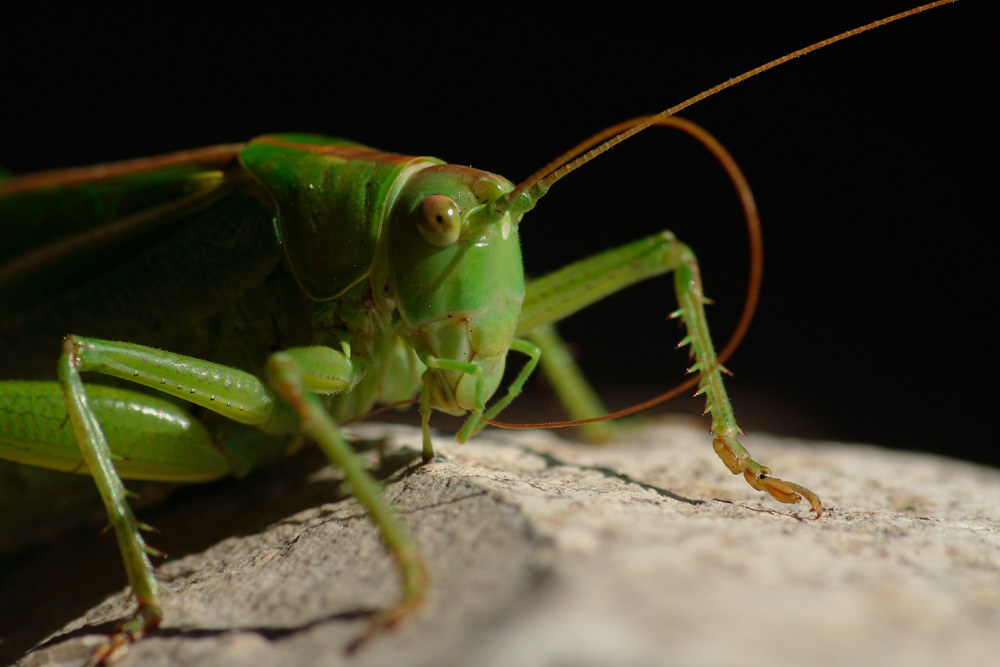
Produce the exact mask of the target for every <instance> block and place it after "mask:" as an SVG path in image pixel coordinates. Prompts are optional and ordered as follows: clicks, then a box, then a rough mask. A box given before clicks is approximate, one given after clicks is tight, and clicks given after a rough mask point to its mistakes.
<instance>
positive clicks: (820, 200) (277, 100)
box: [0, 0, 1000, 464]
mask: <svg viewBox="0 0 1000 667" xmlns="http://www.w3.org/2000/svg"><path fill="white" fill-rule="evenodd" d="M734 5H735V3H734ZM984 5H985V3H976V2H973V1H965V0H963V1H962V2H959V3H957V4H956V5H952V6H948V7H945V8H942V9H937V10H934V11H933V12H931V13H929V14H924V15H921V16H918V17H913V18H910V19H907V20H905V21H902V22H900V23H896V24H893V25H892V26H888V27H885V28H881V29H878V30H876V31H875V32H872V33H867V34H865V35H862V36H860V37H855V38H853V39H851V40H848V41H847V42H844V43H841V44H838V45H835V46H833V47H830V48H828V49H825V50H823V51H821V52H819V53H817V54H814V55H810V56H808V57H806V58H805V59H801V60H797V61H795V62H793V63H791V64H788V65H785V66H783V67H781V68H780V69H778V70H776V71H773V72H770V73H767V74H765V75H763V76H761V77H758V78H756V79H754V80H751V81H749V82H746V83H743V84H741V85H739V86H737V87H736V88H735V89H732V90H729V91H726V92H724V93H722V94H720V95H718V96H717V97H715V98H712V99H710V100H708V101H705V102H703V103H701V104H700V105H698V106H697V107H695V108H693V109H691V110H689V111H687V112H686V113H685V114H684V115H685V116H686V117H688V118H691V119H693V120H695V121H697V122H698V123H700V124H702V125H703V126H704V127H706V128H707V129H708V130H709V131H711V132H712V133H714V134H715V136H716V137H718V138H719V139H720V140H721V141H722V142H723V143H724V144H725V145H726V146H727V147H728V149H729V150H730V151H731V152H732V154H733V155H734V156H735V157H736V159H737V160H738V161H739V163H740V165H741V167H742V168H743V170H744V171H745V173H746V175H747V177H748V179H749V180H750V183H751V185H752V186H753V188H754V192H755V195H756V197H757V200H758V204H759V207H760V210H761V214H762V217H763V224H764V239H765V277H764V286H763V292H762V295H761V303H760V308H759V310H758V314H757V317H756V320H755V322H754V324H753V326H752V328H751V331H750V334H749V336H748V337H747V339H746V340H745V342H744V343H743V346H742V347H741V348H740V350H739V351H738V352H737V353H736V355H735V356H734V358H733V359H732V360H731V361H730V362H729V363H728V366H729V367H730V368H731V369H733V370H734V372H735V373H736V377H735V378H734V379H733V381H732V382H731V383H730V387H731V391H732V395H733V401H734V404H735V407H736V408H737V414H738V415H739V416H741V423H742V424H743V426H744V427H745V428H747V429H748V430H749V431H751V435H752V432H753V431H754V430H761V429H766V430H770V431H774V432H778V433H785V434H790V435H801V436H809V437H828V438H838V439H845V440H852V441H859V442H869V443H877V444H885V445H891V446H898V447H904V448H910V449H925V450H931V451H936V452H940V453H944V454H947V455H951V456H957V457H962V458H970V459H974V460H979V461H987V462H992V463H994V464H996V463H998V462H1000V456H998V455H997V453H996V451H997V450H996V445H995V444H994V439H995V437H996V436H995V433H994V431H995V429H993V428H992V420H993V418H994V415H995V412H996V398H997V392H996V390H995V388H994V385H993V381H994V377H993V376H994V374H995V371H996V369H997V364H996V356H997V355H996V350H995V342H994V339H995V335H993V332H994V331H995V330H996V328H995V325H994V324H992V323H991V321H990V320H991V318H992V316H991V315H990V313H991V312H995V311H996V297H995V295H994V289H993V286H994V285H995V283H996V280H995V278H994V277H993V270H994V266H993V265H994V262H995V258H996V251H995V246H994V241H993V231H992V227H993V224H992V223H994V222H995V218H993V217H992V215H994V214H989V213H987V210H986V199H987V195H988V193H989V192H992V191H995V189H996V186H995V184H994V182H993V179H992V178H990V177H991V176H993V174H994V173H995V167H992V168H990V167H985V166H983V165H984V164H986V165H989V164H992V163H993V162H994V161H995V159H996V157H995V150H994V149H995V143H996V142H995V141H993V138H994V136H995V129H994V122H995V118H994V117H993V116H992V115H990V117H987V109H990V110H992V109H994V108H996V105H995V104H994V102H995V85H994V81H995V75H994V74H993V72H992V70H990V71H987V69H986V62H987V60H989V59H988V58H987V48H986V45H987V43H988V42H989V41H990V40H991V39H992V36H991V35H989V34H987V30H986V26H987V25H988V22H987V20H986V17H985V12H984V9H985V7H984ZM907 7H908V5H907V4H906V3H905V2H864V3H854V4H852V3H841V2H837V3H833V2H829V3H828V2H824V3H798V2H797V3H789V2H758V3H740V4H739V5H737V8H735V9H734V8H733V7H731V6H730V5H728V4H725V3H700V4H699V5H698V7H697V8H692V7H690V6H687V4H685V5H684V6H678V7H670V6H666V7H664V8H663V9H661V10H658V12H657V13H654V14H649V13H644V14H631V13H628V12H627V11H626V9H627V8H626V7H624V6H614V7H609V8H608V11H614V12H615V13H614V14H606V15H604V14H602V15H583V14H574V13H572V12H570V13H569V14H560V15H552V16H549V15H539V13H538V11H537V10H535V12H534V13H527V14H521V13H516V12H515V10H513V9H503V8H499V9H495V10H494V11H495V13H493V14H488V13H486V11H472V10H470V9H469V8H467V7H460V6H453V7H451V8H450V9H449V10H448V11H441V12H437V11H432V10H430V9H427V10H426V12H425V13H424V14H423V15H420V16H411V17H406V18H405V19H400V18H398V17H397V18H389V16H388V14H389V11H388V10H386V11H385V12H384V14H383V13H381V12H379V11H374V12H368V11H366V10H364V9H355V10H351V11H349V12H347V13H345V12H344V11H343V10H342V9H338V10H337V12H331V15H329V16H304V17H301V18H302V20H300V21H299V22H298V23H297V24H294V25H285V24H281V23H280V22H279V21H277V20H265V21H264V22H263V25H260V24H258V25H255V26H252V27H246V26H242V25H239V22H238V21H236V18H237V17H233V18H232V19H230V20H228V21H227V22H225V23H222V24H220V23H216V22H214V21H213V22H211V23H210V24H209V23H208V22H202V21H201V20H200V18H199V17H191V16H158V17H149V16H134V17H125V18H133V19H135V22H134V23H133V24H132V25H130V26H128V27H119V26H118V24H117V22H115V27H111V26H110V25H109V24H108V23H106V22H105V19H108V20H110V19H111V18H116V19H121V18H122V17H110V16H107V17H106V16H100V15H97V16H94V15H90V16H87V17H86V18H81V19H80V20H79V21H73V20H68V21H67V20H66V19H65V17H64V19H63V21H62V22H60V23H58V24H53V23H34V24H31V25H27V24H23V23H19V22H16V21H9V22H7V25H5V26H4V27H3V29H2V30H3V33H4V34H3V40H2V42H3V43H2V45H0V49H2V51H0V53H2V57H3V61H4V63H5V71H4V75H3V79H4V83H3V90H4V93H3V95H2V97H3V101H2V103H0V104H2V106H0V114H2V122H0V146H2V148H0V164H3V165H4V166H5V167H6V168H8V169H10V170H11V171H14V172H17V173H24V172H28V171H32V170H38V169H44V168H53V167H65V166H72V165H80V164H89V163H96V162H102V161H109V160H116V159H124V158H130V157H138V156H142V155H148V154H156V153H161V152H169V151H172V150H176V149H181V148H191V147H197V146H201V145H208V144H213V143H224V142H231V141H242V140H246V139H249V138H251V137H253V136H255V135H257V134H262V133H266V132H275V131H285V130H301V131H311V132H318V133H324V134H339V135H343V136H348V137H350V138H353V139H356V140H359V141H362V142H364V143H367V144H369V145H372V146H376V147H379V148H384V149H387V150H393V151H397V152H402V153H411V154H417V155H421V154H429V155H435V156H438V157H441V158H443V159H445V160H448V161H451V162H456V163H465V164H472V165H474V166H476V167H479V168H482V169H487V170H490V171H494V172H496V173H500V174H503V175H505V176H507V177H508V178H510V179H512V180H518V179H520V178H523V177H525V176H527V175H528V174H529V173H530V172H532V171H533V170H535V169H536V168H538V167H540V166H541V165H542V164H544V163H545V162H546V161H547V160H548V159H550V158H552V157H554V156H555V155H557V154H558V153H559V152H561V151H563V150H564V149H566V148H568V147H569V146H571V145H572V144H574V143H576V142H577V141H579V140H581V139H583V138H584V137H586V136H588V135H589V134H591V133H593V132H596V131H597V130H599V129H601V128H603V127H605V126H607V125H610V124H612V123H615V122H617V121H620V120H623V119H626V118H630V117H633V116H636V115H640V114H644V113H652V112H656V111H659V110H661V109H663V108H665V107H667V106H669V105H672V104H674V103H676V102H678V101H680V100H682V99H684V98H686V97H688V96H690V95H693V94H695V93H697V92H699V91H700V90H702V89H704V88H707V87H709V86H711V85H713V84H715V83H718V82H720V81H722V80H724V79H726V78H728V77H730V76H733V75H736V74H738V73H740V72H742V71H744V70H746V69H749V68H751V67H754V66H756V65H759V64H762V63H763V62H765V61H767V60H769V59H771V58H774V57H777V56H780V55H782V54H784V53H786V52H788V51H791V50H794V49H796V48H798V47H801V46H805V45H806V44H809V43H811V42H813V41H816V40H819V39H822V38H825V37H828V36H831V35H833V34H835V33H837V32H839V31H842V30H846V29H848V28H852V27H855V26H857V25H859V24H862V23H864V22H866V21H869V20H872V19H875V18H879V17H881V16H885V15H888V14H891V13H893V12H895V11H900V10H902V9H906V8H907ZM251 18H257V19H261V18H265V19H266V18H267V17H260V16H257V17H251ZM988 215H989V216H990V217H989V219H987V216H988ZM988 223H989V226H988ZM4 224H9V223H7V222H6V221H5V222H4ZM662 228H670V229H672V230H673V231H674V232H675V233H676V234H677V235H678V236H679V237H680V238H681V239H683V240H685V241H686V242H687V243H688V244H689V245H691V246H692V248H693V249H694V250H695V252H696V253H697V254H698V256H699V258H700V261H701V263H702V268H703V276H704V279H705V283H706V290H707V292H708V294H709V296H711V297H713V298H714V299H715V300H716V304H717V305H715V306H713V307H712V308H711V309H710V312H709V318H710V324H712V326H713V330H714V332H715V336H716V338H717V343H718V344H719V345H720V346H721V344H722V342H724V340H725V338H726V336H728V333H729V332H730V331H731V330H732V328H733V326H734V324H735V320H736V318H737V316H738V314H739V311H740V307H741V303H742V298H743V292H744V290H745V285H746V282H745V281H746V278H745V273H746V264H747V259H746V255H747V246H746V240H745V232H744V230H743V222H742V220H741V216H740V212H739V208H738V205H737V203H736V199H735V196H734V195H733V193H732V188H731V186H730V185H729V184H728V182H727V180H726V179H725V177H724V176H723V175H722V173H721V171H720V169H719V168H718V167H717V166H715V164H714V163H713V160H712V158H710V157H709V156H708V155H707V153H706V152H705V151H704V150H703V149H701V148H699V147H698V146H697V145H695V144H694V142H692V141H691V140H689V139H687V138H686V137H685V136H683V135H680V134H678V133H676V132H674V131H670V130H654V131H650V132H647V133H646V134H644V135H641V137H640V138H636V139H634V140H632V141H630V142H628V143H627V144H625V145H623V146H621V147H619V148H616V149H615V150H614V151H612V152H611V154H610V155H608V156H605V157H603V158H601V159H600V160H598V161H596V162H595V163H593V164H592V165H589V166H588V167H586V168H584V169H582V170H581V171H579V172H577V173H576V174H574V175H573V176H572V177H571V178H568V179H566V180H564V181H562V182H560V183H559V184H558V185H557V186H556V187H555V188H554V189H553V191H552V193H551V194H550V195H549V196H548V197H547V198H546V199H545V200H543V202H542V203H541V205H540V206H539V207H538V208H537V209H536V210H535V211H533V212H532V213H531V214H529V216H528V217H526V218H525V222H524V223H523V226H522V238H523V246H524V255H525V264H526V268H527V270H528V271H529V272H531V273H534V274H536V275H537V274H541V273H543V272H545V271H548V270H551V269H553V268H555V267H557V266H560V265H562V264H565V263H567V262H569V261H571V260H573V259H575V258H579V257H582V256H584V255H586V254H589V253H592V252H596V251H599V250H601V249H602V248H607V247H611V246H614V245H617V244H621V243H623V242H625V241H628V240H631V239H634V238H638V237H640V236H643V235H646V234H649V233H652V232H655V231H657V230H659V229H662ZM674 307H675V306H674V297H673V296H672V293H671V288H670V285H669V283H668V282H667V281H664V280H659V281H653V282H652V283H650V284H648V285H644V286H641V287H638V288H634V289H632V290H629V291H628V292H627V293H625V294H623V295H621V296H620V297H616V298H614V299H611V300H609V301H607V302H606V303H604V304H600V305H599V306H598V307H595V308H593V309H591V312H589V313H586V314H580V315H578V316H574V317H573V318H572V319H571V320H569V321H568V322H567V323H566V325H565V326H564V327H563V332H564V334H565V336H566V338H568V339H571V340H573V341H574V342H576V343H577V344H578V349H579V351H580V355H581V363H582V364H583V366H584V367H585V369H587V370H588V372H589V374H590V375H591V377H592V378H593V379H594V381H595V383H596V384H597V385H598V386H599V387H600V388H602V389H604V390H607V391H608V392H609V393H610V400H611V402H612V403H614V402H616V401H619V400H621V398H622V397H623V396H622V395H623V393H624V392H622V391H620V389H621V388H622V387H628V388H630V389H631V388H637V389H640V392H639V393H640V394H642V393H650V394H651V393H654V392H659V391H662V390H663V389H665V388H667V387H669V386H670V385H672V384H673V383H675V382H676V380H677V379H678V378H679V375H680V371H681V369H682V368H683V366H684V358H683V355H682V354H681V353H679V352H675V351H674V350H673V345H674V343H675V342H676V341H677V340H678V339H679V337H680V334H679V332H678V331H677V330H676V327H675V325H674V324H673V323H668V322H664V320H663V318H664V316H665V315H666V314H667V313H668V312H670V311H671V310H673V308H674ZM749 444H750V446H751V449H752V438H751V440H750V441H749Z"/></svg>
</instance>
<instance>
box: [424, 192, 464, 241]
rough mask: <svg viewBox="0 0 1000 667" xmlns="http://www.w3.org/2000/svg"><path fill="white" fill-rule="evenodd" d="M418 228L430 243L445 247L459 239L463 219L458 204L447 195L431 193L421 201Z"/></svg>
mask: <svg viewBox="0 0 1000 667" xmlns="http://www.w3.org/2000/svg"><path fill="white" fill-rule="evenodd" d="M417 228H418V229H419V230H420V235H421V236H423V237H424V240H426V241H427V242H428V243H432V244H434V245H436V246H440V247H445V246H450V245H452V244H454V243H455V242H456V241H458V234H459V232H461V231H462V220H461V218H460V216H459V214H458V205H457V204H455V202H454V201H453V200H452V199H451V197H448V196H446V195H430V196H428V197H426V198H425V199H424V200H423V201H422V202H420V208H419V210H418V211H417Z"/></svg>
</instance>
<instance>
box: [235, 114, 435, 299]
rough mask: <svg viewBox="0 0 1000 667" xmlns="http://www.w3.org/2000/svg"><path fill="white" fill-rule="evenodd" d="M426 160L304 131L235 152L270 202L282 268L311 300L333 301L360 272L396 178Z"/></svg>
mask: <svg viewBox="0 0 1000 667" xmlns="http://www.w3.org/2000/svg"><path fill="white" fill-rule="evenodd" d="M431 162H433V163H438V162H440V160H435V159H433V158H414V157H410V156H405V155H396V154H395V153H385V152H383V151H377V150H374V149H371V148H368V147H367V146H362V145H360V144H356V143H353V142H350V141H347V140H345V139H336V138H329V137H319V136H316V135H309V134H276V135H268V136H264V137H259V138H257V139H254V140H253V141H251V142H250V143H249V144H248V145H247V147H246V148H245V149H243V151H242V152H241V153H240V164H242V165H243V168H244V169H245V170H246V172H247V173H248V174H249V175H251V176H252V177H253V178H254V179H255V180H256V181H257V182H258V183H260V184H261V185H262V186H263V187H264V188H265V189H266V190H267V191H268V193H269V195H270V196H271V197H272V199H273V201H274V205H275V214H276V228H277V230H278V234H279V236H280V239H281V244H282V246H283V247H284V251H285V255H286V257H287V259H288V266H289V267H290V269H291V271H292V272H293V273H294V275H295V278H296V280H297V281H298V284H299V286H300V287H301V288H302V290H303V291H304V292H305V293H306V294H307V295H309V297H311V298H312V299H313V300H315V301H327V300H329V299H333V298H335V297H338V296H340V295H341V294H343V293H344V292H345V291H347V289H348V288H350V287H351V286H352V285H355V284H357V283H358V282H360V281H361V280H362V279H364V278H365V277H366V276H367V275H368V272H369V271H370V270H371V268H372V265H373V264H374V263H375V261H376V253H377V251H378V246H379V238H380V237H381V234H382V225H383V222H384V220H385V217H386V214H387V211H388V209H389V208H391V207H392V205H393V204H394V203H395V199H396V195H397V193H398V189H399V188H400V187H401V186H403V185H404V183H401V182H398V181H399V179H400V176H401V175H403V174H404V172H406V170H407V167H409V166H411V165H414V164H422V163H431ZM404 180H405V179H404Z"/></svg>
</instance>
